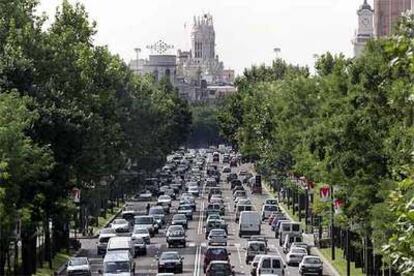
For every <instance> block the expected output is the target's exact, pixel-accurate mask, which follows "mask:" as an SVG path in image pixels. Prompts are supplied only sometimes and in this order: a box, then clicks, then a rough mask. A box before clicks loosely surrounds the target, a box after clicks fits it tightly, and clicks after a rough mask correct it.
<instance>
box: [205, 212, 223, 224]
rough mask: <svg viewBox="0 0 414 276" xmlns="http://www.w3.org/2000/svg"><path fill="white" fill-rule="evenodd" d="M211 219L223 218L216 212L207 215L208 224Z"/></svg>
mask: <svg viewBox="0 0 414 276" xmlns="http://www.w3.org/2000/svg"><path fill="white" fill-rule="evenodd" d="M211 220H222V218H221V216H220V214H217V213H214V214H211V215H209V216H208V217H207V220H206V224H207V223H208V222H209V221H211Z"/></svg>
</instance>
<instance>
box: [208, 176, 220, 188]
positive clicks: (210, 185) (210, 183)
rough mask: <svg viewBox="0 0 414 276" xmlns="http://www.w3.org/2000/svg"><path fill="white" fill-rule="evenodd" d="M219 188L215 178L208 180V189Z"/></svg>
mask: <svg viewBox="0 0 414 276" xmlns="http://www.w3.org/2000/svg"><path fill="white" fill-rule="evenodd" d="M215 187H217V181H216V179H215V178H212V177H210V178H207V180H206V188H215Z"/></svg>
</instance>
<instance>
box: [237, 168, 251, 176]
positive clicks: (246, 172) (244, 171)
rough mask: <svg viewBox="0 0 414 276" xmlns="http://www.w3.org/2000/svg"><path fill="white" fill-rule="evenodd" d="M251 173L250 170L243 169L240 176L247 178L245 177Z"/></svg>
mask: <svg viewBox="0 0 414 276" xmlns="http://www.w3.org/2000/svg"><path fill="white" fill-rule="evenodd" d="M248 173H249V171H248V170H246V169H241V170H240V172H239V176H245V175H247V174H248Z"/></svg>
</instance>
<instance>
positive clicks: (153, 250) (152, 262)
mask: <svg viewBox="0 0 414 276" xmlns="http://www.w3.org/2000/svg"><path fill="white" fill-rule="evenodd" d="M237 170H240V167H239V168H237ZM225 177H226V175H222V181H221V183H220V185H221V187H222V188H223V198H224V199H225V202H226V204H227V206H226V215H225V217H224V218H225V220H226V221H227V223H228V230H229V239H228V246H227V248H228V250H229V252H231V256H230V259H231V264H232V265H233V266H234V269H235V272H236V275H250V265H246V264H245V260H244V259H245V251H244V249H243V247H245V244H246V239H243V238H239V237H238V232H237V229H238V225H237V224H236V223H235V222H234V212H233V200H232V197H231V194H230V188H229V185H228V184H227V183H226V182H225V181H223V180H224V178H225ZM246 190H247V191H248V192H249V189H248V188H247V189H246ZM268 197H269V195H268V194H266V193H265V192H264V193H263V194H262V195H250V198H251V200H252V202H253V204H254V205H255V207H256V210H260V209H261V206H262V203H263V202H264V200H265V199H266V198H268ZM154 203H155V202H154ZM135 204H141V205H142V203H135ZM206 205H207V196H203V195H201V196H200V197H199V198H198V199H197V211H196V212H195V213H194V218H193V221H190V223H189V228H188V230H187V247H186V248H170V249H169V248H168V247H167V243H166V240H165V227H164V228H163V229H161V230H160V233H159V234H156V235H155V237H153V238H151V244H150V245H149V246H148V253H147V255H146V256H138V257H137V258H135V263H136V275H156V274H157V261H156V259H155V258H154V256H155V255H157V254H159V253H160V252H162V251H178V252H179V253H180V254H181V255H182V256H183V257H184V272H183V274H182V275H193V276H199V275H204V273H203V252H204V250H205V248H206V247H207V243H206V240H205V232H204V231H205V230H204V220H203V216H202V213H203V210H204V206H206ZM177 206H178V202H177V201H174V202H173V206H172V213H173V210H174V209H175V208H177ZM170 219H171V215H170V216H169V218H167V221H168V220H170ZM262 235H264V236H266V237H267V238H268V243H269V247H270V252H269V254H276V255H280V256H282V257H283V259H284V260H285V261H286V255H285V254H284V253H283V251H282V248H281V247H280V246H279V245H278V241H277V240H276V239H275V238H274V233H273V232H272V231H271V230H270V226H269V225H267V223H266V222H265V223H264V225H263V227H262ZM96 242H97V240H96V239H87V240H82V248H83V249H85V250H84V253H85V254H83V255H84V256H87V257H89V260H90V262H91V265H92V272H93V275H99V274H98V270H99V269H101V268H102V261H103V258H102V257H99V256H97V254H96ZM285 275H299V273H298V267H297V266H296V267H293V266H288V267H287V271H286V273H285ZM324 275H333V274H332V273H331V272H330V270H329V268H328V267H327V266H326V265H325V266H324Z"/></svg>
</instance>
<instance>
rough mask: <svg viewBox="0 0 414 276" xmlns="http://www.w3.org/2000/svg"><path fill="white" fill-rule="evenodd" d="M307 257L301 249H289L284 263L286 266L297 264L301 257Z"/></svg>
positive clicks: (304, 250) (306, 253) (305, 252)
mask: <svg viewBox="0 0 414 276" xmlns="http://www.w3.org/2000/svg"><path fill="white" fill-rule="evenodd" d="M307 255H308V251H307V250H306V249H305V248H301V247H291V248H290V250H289V253H287V255H286V262H287V264H288V265H292V264H299V263H300V262H301V261H302V259H303V257H305V256H307Z"/></svg>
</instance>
